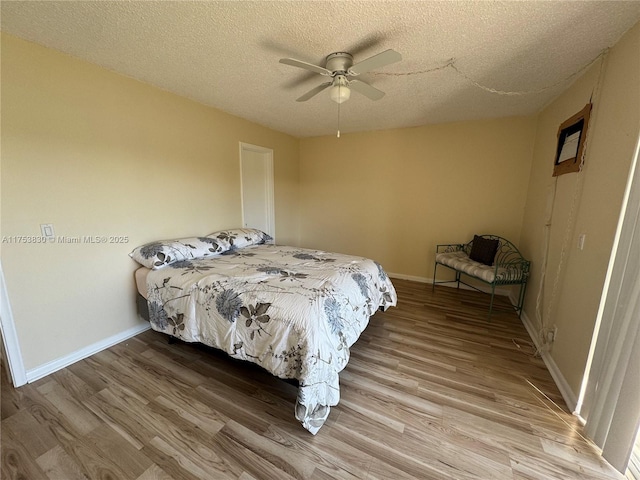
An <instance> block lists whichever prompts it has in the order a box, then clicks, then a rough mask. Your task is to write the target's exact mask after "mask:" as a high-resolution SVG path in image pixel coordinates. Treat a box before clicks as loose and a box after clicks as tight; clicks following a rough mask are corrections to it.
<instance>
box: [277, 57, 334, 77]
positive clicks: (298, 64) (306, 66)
mask: <svg viewBox="0 0 640 480" xmlns="http://www.w3.org/2000/svg"><path fill="white" fill-rule="evenodd" d="M280 63H284V64H285V65H291V66H292V67H298V68H304V69H305V70H311V71H312V72H316V73H319V74H320V75H331V74H332V73H333V72H331V71H329V70H327V69H326V68H323V67H319V66H318V65H314V64H313V63H307V62H303V61H302V60H296V59H294V58H281V59H280Z"/></svg>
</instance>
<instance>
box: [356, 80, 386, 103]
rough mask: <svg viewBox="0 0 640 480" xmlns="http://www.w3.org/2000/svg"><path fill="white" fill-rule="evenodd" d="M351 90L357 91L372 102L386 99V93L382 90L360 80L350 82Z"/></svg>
mask: <svg viewBox="0 0 640 480" xmlns="http://www.w3.org/2000/svg"><path fill="white" fill-rule="evenodd" d="M349 88H350V89H351V90H355V91H356V92H358V93H361V94H362V95H364V96H365V97H368V98H370V99H371V100H380V99H381V98H382V97H384V92H383V91H382V90H378V89H377V88H375V87H372V86H371V85H369V84H368V83H365V82H362V81H360V80H350V81H349Z"/></svg>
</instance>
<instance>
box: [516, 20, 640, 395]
mask: <svg viewBox="0 0 640 480" xmlns="http://www.w3.org/2000/svg"><path fill="white" fill-rule="evenodd" d="M638 52H640V24H638V25H636V26H635V27H634V28H633V29H632V30H631V31H629V32H627V34H626V35H625V36H624V37H623V39H622V40H621V41H620V42H619V43H618V44H617V45H616V46H615V47H614V48H613V49H612V50H611V51H610V53H609V55H608V57H607V59H606V61H605V63H604V65H603V69H602V76H601V80H600V85H601V87H600V89H599V93H597V91H598V89H597V85H598V78H599V76H600V63H597V64H595V65H594V66H593V67H592V68H591V69H590V70H589V71H588V72H587V73H586V74H585V75H584V76H583V77H582V78H580V79H579V80H578V81H577V82H576V83H575V84H574V85H572V86H571V87H570V88H569V89H568V90H567V91H566V92H565V93H563V94H562V95H561V96H560V97H559V98H557V99H556V100H555V101H554V102H553V103H552V104H551V105H549V106H548V107H547V108H546V109H545V110H544V111H543V112H542V113H541V114H540V115H539V120H538V126H537V136H536V142H535V149H534V155H533V164H532V169H531V176H530V181H529V189H528V192H529V194H528V197H527V203H526V209H525V214H524V222H523V229H522V237H521V240H520V244H521V245H522V248H523V250H524V252H525V253H526V254H527V255H528V256H529V257H531V259H532V262H533V264H532V277H531V282H530V288H529V289H528V293H527V298H526V301H525V315H526V316H527V317H528V318H529V319H530V320H531V321H532V323H533V324H534V325H535V326H536V328H540V327H541V324H540V323H539V321H538V320H537V316H536V308H535V306H536V297H537V294H538V291H539V288H538V285H539V282H540V276H541V270H540V265H541V263H542V258H543V248H542V245H543V226H544V213H545V205H546V201H547V195H548V191H549V189H550V188H552V187H553V184H554V182H556V179H554V178H552V176H551V174H552V171H553V158H554V153H555V147H556V142H557V130H558V126H559V125H560V124H561V123H562V122H563V121H564V120H566V119H567V118H569V117H570V116H571V115H573V114H574V113H576V112H578V111H579V110H581V109H582V107H584V105H585V104H587V103H588V102H589V98H590V97H591V95H592V93H593V92H594V91H596V94H597V96H596V97H594V107H593V108H594V110H593V112H592V118H591V122H590V132H589V136H588V145H587V151H586V158H585V165H584V168H583V171H582V172H581V173H580V174H578V173H571V174H566V175H562V176H560V177H558V178H557V187H556V188H557V193H556V200H555V203H554V214H553V222H552V227H551V243H550V251H549V256H548V258H549V266H548V270H547V278H546V288H545V289H544V302H543V306H542V308H541V313H542V314H543V318H544V323H545V325H546V326H550V327H552V326H553V325H557V327H558V334H557V338H556V341H555V344H554V345H553V346H552V350H551V356H552V358H553V360H554V362H555V363H556V365H557V367H558V369H559V370H560V372H561V373H562V375H563V376H564V378H565V380H566V381H567V383H568V385H569V387H570V388H571V389H572V391H573V394H574V395H576V396H577V394H578V392H579V389H580V384H581V381H582V375H583V373H584V369H585V364H586V359H587V355H588V351H589V346H590V343H591V336H592V334H593V329H594V324H595V320H596V314H597V311H598V305H599V302H600V297H601V293H602V288H603V284H604V279H605V275H606V270H607V265H608V262H609V256H610V253H611V248H612V245H613V240H614V234H615V229H616V225H617V222H618V217H619V214H620V208H621V203H622V196H623V193H624V189H625V185H626V181H627V176H628V173H629V167H630V164H631V159H632V154H633V149H634V147H635V142H636V140H637V138H638V132H639V131H640V87H639V86H640V55H639V54H638ZM574 198H575V199H576V200H575V207H574V213H573V215H572V214H571V205H572V202H573V200H574ZM571 217H573V220H572V218H571ZM574 224H575V228H574ZM567 225H569V227H567ZM567 228H568V230H567ZM567 232H568V236H567V241H565V240H564V238H565V235H566V234H567ZM580 234H586V241H585V245H584V249H583V250H579V249H578V248H577V241H578V236H579V235H580ZM563 246H564V252H565V253H564V255H563V254H562V252H563ZM561 257H562V258H563V260H562V268H561V269H560V275H558V274H557V272H558V264H559V263H560V261H561ZM556 277H557V278H558V280H557V282H556ZM555 283H557V287H556V288H555V289H554V284H555ZM554 290H555V294H554ZM552 298H553V299H554V300H553V302H552ZM550 304H551V310H550V312H549V305H550ZM547 312H549V313H550V315H547Z"/></svg>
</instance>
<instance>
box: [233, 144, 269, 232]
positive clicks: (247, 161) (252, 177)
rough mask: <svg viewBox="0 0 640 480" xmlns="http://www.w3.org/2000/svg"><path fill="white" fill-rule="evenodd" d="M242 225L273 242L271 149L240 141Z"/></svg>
mask: <svg viewBox="0 0 640 480" xmlns="http://www.w3.org/2000/svg"><path fill="white" fill-rule="evenodd" d="M240 179H241V184H240V185H241V189H242V225H243V226H244V227H247V228H257V229H259V230H262V231H263V232H266V233H268V234H269V235H271V236H272V237H273V238H274V239H275V215H274V210H275V208H274V204H273V150H271V149H270V148H264V147H258V146H256V145H250V144H248V143H242V142H240Z"/></svg>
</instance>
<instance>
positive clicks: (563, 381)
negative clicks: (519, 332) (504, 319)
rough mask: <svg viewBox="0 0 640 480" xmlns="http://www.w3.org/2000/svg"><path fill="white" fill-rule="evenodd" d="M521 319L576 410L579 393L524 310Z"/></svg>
mask: <svg viewBox="0 0 640 480" xmlns="http://www.w3.org/2000/svg"><path fill="white" fill-rule="evenodd" d="M512 300H513V299H512ZM520 319H521V320H522V324H523V325H524V328H526V329H527V332H528V333H529V336H530V337H531V341H532V342H533V344H534V345H535V346H536V349H538V351H540V352H542V353H541V357H542V361H543V362H544V364H545V365H546V367H547V370H549V373H550V374H551V378H553V381H554V382H555V384H556V386H557V387H558V390H560V394H561V395H562V398H563V399H564V402H565V403H566V404H567V407H569V411H570V412H573V411H575V409H576V405H577V404H578V397H577V395H576V394H575V393H574V392H573V390H571V387H570V386H569V383H568V382H567V380H566V379H565V378H564V375H562V372H561V371H560V369H559V368H558V365H556V362H555V361H554V360H553V357H552V356H551V355H549V352H547V351H545V350H543V349H541V345H540V340H539V339H538V335H537V332H536V329H535V327H534V326H533V323H532V322H531V319H530V318H529V317H528V316H527V314H526V313H525V312H524V311H523V312H522V315H520Z"/></svg>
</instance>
